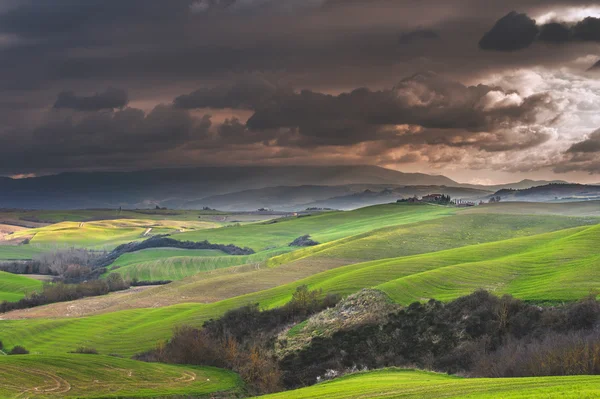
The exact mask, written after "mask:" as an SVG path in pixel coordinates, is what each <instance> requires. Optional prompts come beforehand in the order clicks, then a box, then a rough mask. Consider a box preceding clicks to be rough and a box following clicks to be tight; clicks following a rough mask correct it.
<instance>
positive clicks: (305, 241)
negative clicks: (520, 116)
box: [289, 234, 319, 247]
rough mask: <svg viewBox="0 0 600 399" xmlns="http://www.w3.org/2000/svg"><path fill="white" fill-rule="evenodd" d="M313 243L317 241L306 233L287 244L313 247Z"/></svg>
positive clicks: (315, 243) (316, 243)
mask: <svg viewBox="0 0 600 399" xmlns="http://www.w3.org/2000/svg"><path fill="white" fill-rule="evenodd" d="M315 245H319V243H318V242H316V241H315V240H312V239H311V238H310V235H308V234H306V235H303V236H301V237H298V238H296V239H295V240H294V241H292V242H291V243H290V244H289V246H290V247H313V246H315Z"/></svg>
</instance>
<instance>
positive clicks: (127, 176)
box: [0, 165, 458, 209]
mask: <svg viewBox="0 0 600 399" xmlns="http://www.w3.org/2000/svg"><path fill="white" fill-rule="evenodd" d="M348 184H384V185H415V184H425V185H450V186H456V185H458V183H456V182H455V181H453V180H451V179H448V178H447V177H445V176H432V175H427V174H422V173H402V172H398V171H395V170H390V169H385V168H381V167H377V166H365V165H357V166H276V167H271V166H248V167H246V166H236V167H202V168H187V169H160V170H148V171H136V172H91V173H62V174H58V175H52V176H42V177H35V178H27V179H7V178H3V179H0V208H1V207H5V208H7V207H18V208H33V209H36V208H46V209H72V208H90V207H109V208H113V207H119V206H123V207H140V208H147V207H152V206H154V205H161V206H168V207H173V208H178V207H182V206H183V205H185V204H188V203H189V202H190V201H194V200H198V199H202V198H205V197H209V196H215V195H223V194H228V193H234V192H239V191H244V190H253V189H261V188H267V187H277V186H302V185H321V186H338V185H348ZM342 194H343V193H341V192H333V193H332V194H331V195H332V196H335V195H342ZM310 201H314V199H310Z"/></svg>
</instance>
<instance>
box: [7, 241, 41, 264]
mask: <svg viewBox="0 0 600 399" xmlns="http://www.w3.org/2000/svg"><path fill="white" fill-rule="evenodd" d="M42 252H44V249H43V248H40V247H37V246H35V245H28V244H27V245H0V261H2V260H29V259H32V258H33V257H34V256H36V255H39V254H41V253H42Z"/></svg>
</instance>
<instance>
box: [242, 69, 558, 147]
mask: <svg viewBox="0 0 600 399" xmlns="http://www.w3.org/2000/svg"><path fill="white" fill-rule="evenodd" d="M265 104H266V105H265V106H261V107H258V108H257V109H256V110H255V112H254V114H253V115H252V116H251V117H250V118H249V119H248V121H247V126H248V128H250V129H251V130H262V129H279V128H288V129H294V130H297V131H298V133H299V137H298V138H297V144H298V145H319V144H320V145H324V144H336V145H352V144H356V143H357V142H364V141H373V140H382V139H388V140H399V141H401V142H406V143H409V142H410V140H416V141H419V140H420V138H418V137H414V136H410V137H409V136H402V134H401V133H399V130H398V126H401V125H416V126H420V127H422V128H424V129H437V130H441V131H444V130H445V131H446V133H445V136H444V138H442V137H438V138H437V140H442V141H444V142H445V143H446V144H452V137H454V135H455V134H459V135H466V136H469V137H471V140H470V141H463V143H464V145H471V146H477V145H478V141H477V137H480V136H477V134H478V133H482V132H486V133H490V134H493V132H496V131H499V130H510V129H511V128H513V127H518V126H522V125H529V124H535V123H536V121H537V114H538V112H540V111H542V110H547V111H550V112H552V104H551V101H550V99H549V98H548V96H547V95H545V94H537V95H532V96H529V97H525V98H523V97H521V96H520V95H519V94H518V92H515V91H511V92H506V91H504V90H502V89H501V88H499V87H491V86H486V85H478V86H464V85H462V84H460V83H457V82H454V81H452V80H448V79H445V78H443V77H441V76H438V75H435V74H418V75H415V76H412V77H410V78H407V79H404V80H402V81H401V82H399V83H398V84H397V85H395V86H394V87H393V88H391V89H387V90H380V91H372V90H369V89H366V88H361V89H356V90H353V91H351V92H347V93H342V94H339V95H328V94H323V93H319V92H314V91H310V90H304V91H302V92H300V93H295V94H294V95H292V96H284V97H280V98H277V99H274V100H272V101H268V102H266V103H265ZM454 131H460V133H453V132H454ZM423 137H426V136H423ZM484 141H485V140H484ZM534 142H539V140H537V139H536V140H533V141H531V145H534ZM520 145H521V144H519V146H520ZM507 146H510V144H507ZM490 148H491V146H490Z"/></svg>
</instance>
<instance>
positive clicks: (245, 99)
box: [173, 78, 280, 109]
mask: <svg viewBox="0 0 600 399" xmlns="http://www.w3.org/2000/svg"><path fill="white" fill-rule="evenodd" d="M278 91H280V89H279V88H278V87H277V86H275V85H273V84H271V83H269V82H268V81H267V80H264V79H260V78H246V79H242V80H239V81H237V82H235V83H232V84H227V85H220V86H216V87H211V88H202V89H198V90H196V91H194V92H192V93H190V94H184V95H181V96H178V97H176V98H175V100H174V101H173V103H174V104H175V106H176V107H178V108H183V109H194V108H216V109H222V108H234V109H255V108H257V107H258V106H260V104H262V103H264V102H265V101H267V100H269V99H271V98H272V97H273V96H275V95H276V93H277V92H278Z"/></svg>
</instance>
